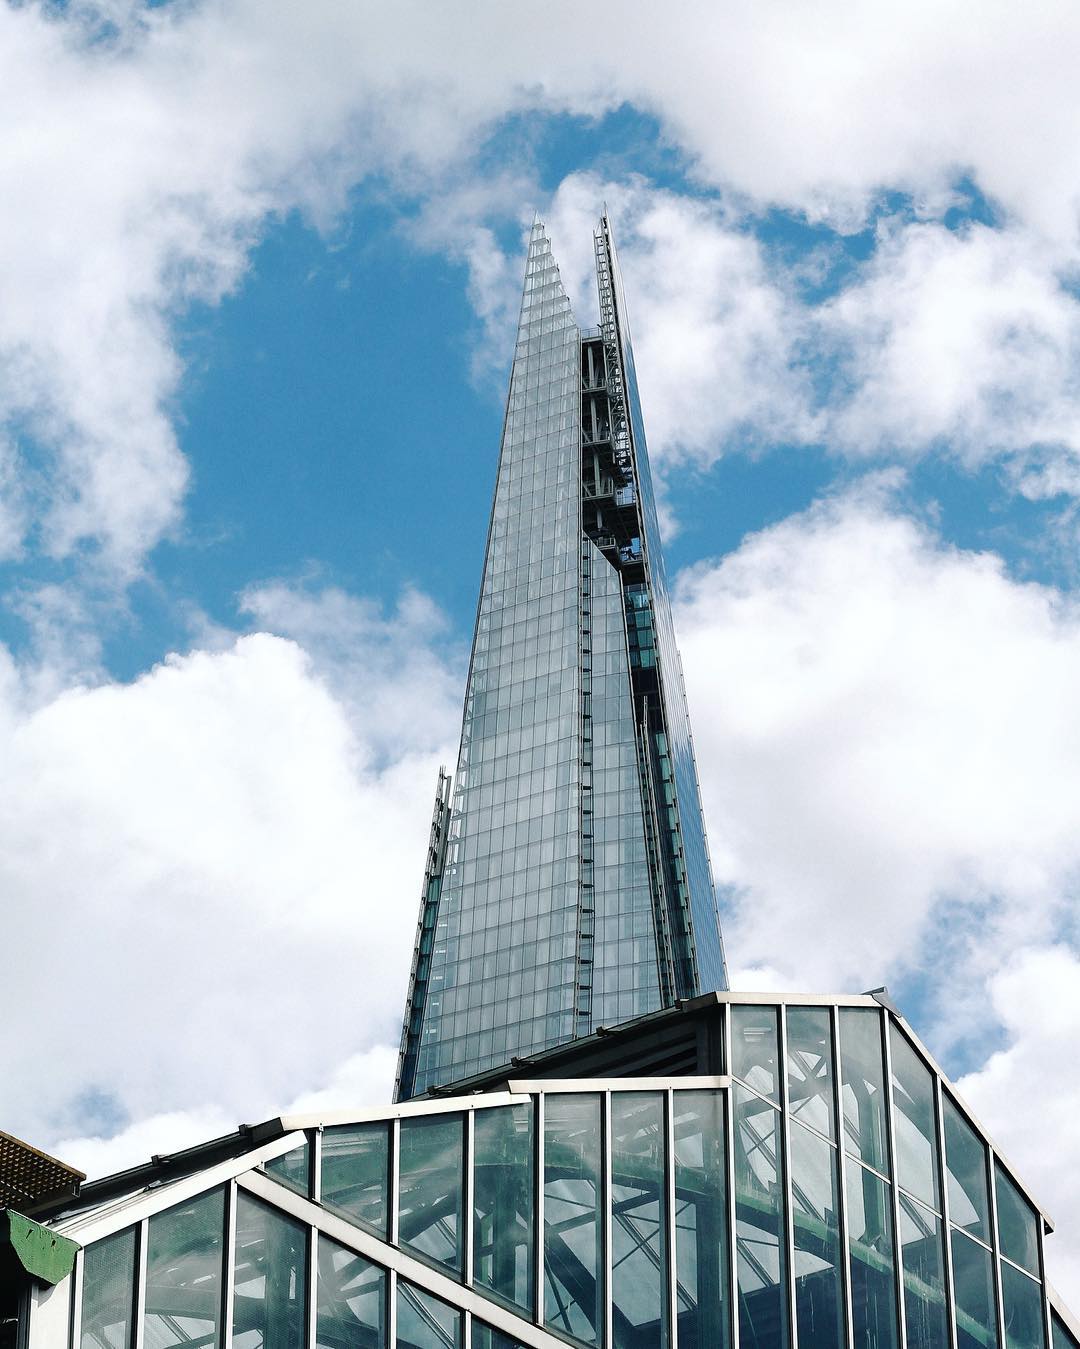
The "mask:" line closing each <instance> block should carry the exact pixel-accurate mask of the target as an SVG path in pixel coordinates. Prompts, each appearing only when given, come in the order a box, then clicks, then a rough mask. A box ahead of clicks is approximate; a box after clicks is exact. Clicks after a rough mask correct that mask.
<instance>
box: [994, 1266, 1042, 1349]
mask: <svg viewBox="0 0 1080 1349" xmlns="http://www.w3.org/2000/svg"><path fill="white" fill-rule="evenodd" d="M1001 1300H1002V1302H1003V1303H1004V1306H1005V1349H1044V1347H1045V1345H1046V1327H1045V1324H1044V1322H1043V1299H1042V1286H1041V1285H1040V1284H1037V1283H1036V1282H1035V1280H1034V1279H1029V1278H1028V1276H1027V1275H1026V1274H1021V1273H1020V1271H1019V1270H1018V1269H1013V1267H1012V1265H1010V1264H1007V1263H1006V1262H1005V1261H1004V1260H1002V1261H1001Z"/></svg>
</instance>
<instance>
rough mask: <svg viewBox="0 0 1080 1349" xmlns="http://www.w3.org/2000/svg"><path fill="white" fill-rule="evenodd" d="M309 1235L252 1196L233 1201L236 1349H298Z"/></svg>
mask: <svg viewBox="0 0 1080 1349" xmlns="http://www.w3.org/2000/svg"><path fill="white" fill-rule="evenodd" d="M307 1244H308V1229H307V1228H306V1227H302V1226H301V1225H300V1224H299V1223H297V1222H293V1220H292V1219H291V1218H287V1217H285V1215H284V1214H283V1213H281V1212H280V1211H279V1210H277V1209H274V1208H271V1207H270V1205H269V1204H264V1203H262V1202H260V1201H259V1200H258V1199H253V1198H252V1197H251V1196H250V1195H247V1194H243V1193H240V1194H238V1195H237V1199H236V1251H235V1257H234V1278H235V1290H234V1293H233V1341H232V1342H233V1346H234V1349H302V1346H303V1344H304V1341H305V1333H304V1330H305V1327H304V1323H305V1319H306V1307H307V1287H306V1286H307Z"/></svg>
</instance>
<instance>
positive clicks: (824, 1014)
mask: <svg viewBox="0 0 1080 1349" xmlns="http://www.w3.org/2000/svg"><path fill="white" fill-rule="evenodd" d="M787 1074H788V1111H789V1113H790V1115H791V1118H792V1119H793V1120H799V1121H800V1122H801V1123H802V1124H807V1125H809V1126H810V1127H811V1128H813V1129H816V1130H817V1131H818V1133H820V1134H824V1135H825V1137H826V1138H832V1139H835V1138H836V1123H835V1111H836V1077H835V1074H834V1071H833V1052H832V1034H831V1030H830V1017H829V1010H828V1008H827V1007H789V1008H788V1009H787Z"/></svg>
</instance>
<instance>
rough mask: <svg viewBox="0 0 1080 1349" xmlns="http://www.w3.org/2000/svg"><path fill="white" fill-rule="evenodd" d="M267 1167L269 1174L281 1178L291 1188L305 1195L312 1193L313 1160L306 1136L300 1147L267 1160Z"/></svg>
mask: <svg viewBox="0 0 1080 1349" xmlns="http://www.w3.org/2000/svg"><path fill="white" fill-rule="evenodd" d="M265 1169H266V1174H267V1175H268V1176H273V1177H274V1179H275V1180H280V1181H281V1183H282V1185H287V1186H288V1187H289V1189H290V1190H296V1191H297V1192H298V1193H299V1194H304V1195H307V1194H310V1193H311V1161H310V1153H309V1152H308V1142H307V1139H306V1138H305V1139H304V1141H303V1142H302V1143H301V1144H300V1146H299V1147H298V1148H293V1150H292V1151H291V1152H286V1153H283V1154H282V1155H281V1156H280V1157H274V1158H273V1159H272V1160H271V1161H269V1162H267V1163H266V1165H265Z"/></svg>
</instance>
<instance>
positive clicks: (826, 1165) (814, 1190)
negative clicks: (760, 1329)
mask: <svg viewBox="0 0 1080 1349" xmlns="http://www.w3.org/2000/svg"><path fill="white" fill-rule="evenodd" d="M789 1144H790V1158H791V1197H792V1216H793V1226H794V1236H795V1270H794V1275H795V1318H796V1326H797V1330H798V1343H799V1349H840V1347H841V1346H842V1345H843V1343H844V1313H843V1273H842V1270H843V1259H844V1252H843V1246H842V1244H841V1241H840V1202H839V1197H838V1196H839V1178H838V1176H837V1158H836V1149H835V1148H834V1147H833V1146H832V1145H831V1144H830V1143H826V1142H825V1140H824V1139H822V1138H819V1137H818V1136H817V1134H815V1133H811V1132H810V1130H809V1129H804V1128H803V1127H802V1126H801V1125H799V1124H797V1123H793V1124H792V1125H791V1128H790V1136H789Z"/></svg>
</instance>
